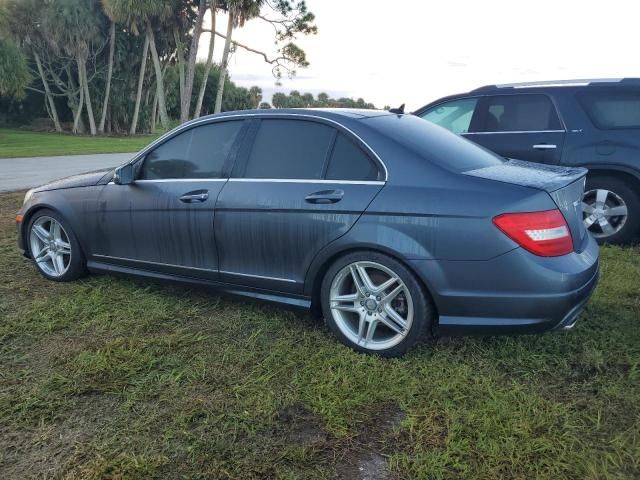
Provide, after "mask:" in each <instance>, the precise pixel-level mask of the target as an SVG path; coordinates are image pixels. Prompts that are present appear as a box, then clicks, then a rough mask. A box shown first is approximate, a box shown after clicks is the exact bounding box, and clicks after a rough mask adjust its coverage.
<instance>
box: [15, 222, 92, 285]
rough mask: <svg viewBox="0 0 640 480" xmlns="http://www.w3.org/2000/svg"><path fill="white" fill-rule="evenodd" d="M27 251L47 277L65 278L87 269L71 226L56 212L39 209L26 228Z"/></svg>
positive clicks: (54, 278)
mask: <svg viewBox="0 0 640 480" xmlns="http://www.w3.org/2000/svg"><path fill="white" fill-rule="evenodd" d="M27 238H28V241H29V252H30V254H31V258H32V259H33V261H34V262H35V264H36V267H37V268H38V271H39V272H40V273H41V274H42V275H43V276H44V277H45V278H47V279H49V280H54V281H57V282H68V281H71V280H75V279H77V278H80V277H81V276H83V275H84V274H85V273H86V261H85V257H84V254H83V253H82V250H81V248H80V244H79V243H78V240H77V239H76V236H75V235H74V233H73V231H72V230H71V227H70V226H69V225H68V224H67V223H66V222H65V221H64V219H63V218H62V217H61V216H60V215H59V214H58V213H56V212H53V211H51V210H40V211H38V212H36V213H35V214H34V216H33V217H32V218H31V220H30V222H29V228H28V237H27Z"/></svg>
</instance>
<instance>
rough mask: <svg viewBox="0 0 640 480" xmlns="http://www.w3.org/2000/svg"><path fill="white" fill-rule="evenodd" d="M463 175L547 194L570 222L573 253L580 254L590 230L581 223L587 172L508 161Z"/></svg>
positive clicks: (568, 223)
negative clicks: (528, 188)
mask: <svg viewBox="0 0 640 480" xmlns="http://www.w3.org/2000/svg"><path fill="white" fill-rule="evenodd" d="M464 174H465V175H470V176H474V177H479V178H486V179H488V180H495V181H498V182H505V183H512V184H515V185H521V186H524V187H530V188H535V189H537V190H544V191H546V192H547V193H548V194H549V195H550V196H551V198H552V199H553V201H554V202H555V203H556V205H557V206H558V208H559V209H560V211H561V212H562V214H563V215H564V218H565V220H566V221H567V225H568V226H569V230H570V231H571V237H572V238H573V247H574V250H579V249H580V246H581V245H582V244H583V243H584V238H585V236H586V235H587V229H586V228H585V226H584V223H583V221H582V196H583V194H584V185H585V178H586V175H587V169H586V168H581V167H577V168H575V167H573V168H570V167H559V166H555V165H544V164H539V163H532V162H524V161H522V160H508V161H506V162H505V163H503V164H502V165H494V166H491V167H486V168H479V169H477V170H470V171H467V172H464Z"/></svg>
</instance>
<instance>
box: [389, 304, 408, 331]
mask: <svg viewBox="0 0 640 480" xmlns="http://www.w3.org/2000/svg"><path fill="white" fill-rule="evenodd" d="M384 313H385V314H386V315H384V316H383V321H384V324H385V325H386V326H388V327H389V328H390V329H392V330H393V331H395V332H397V333H401V334H402V333H404V331H405V328H406V326H407V321H406V320H405V319H404V318H402V316H401V315H400V314H399V313H398V312H396V311H395V310H394V309H393V307H392V306H391V305H386V306H385V308H384Z"/></svg>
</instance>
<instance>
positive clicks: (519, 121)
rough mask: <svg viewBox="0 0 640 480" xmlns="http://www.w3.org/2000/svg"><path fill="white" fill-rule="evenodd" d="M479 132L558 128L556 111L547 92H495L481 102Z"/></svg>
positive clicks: (534, 130) (532, 130)
mask: <svg viewBox="0 0 640 480" xmlns="http://www.w3.org/2000/svg"><path fill="white" fill-rule="evenodd" d="M481 108H482V112H481V113H482V120H481V121H480V125H478V129H477V131H478V132H541V131H549V130H561V129H562V126H561V124H560V119H559V118H558V113H557V112H556V109H555V107H554V105H553V103H552V102H551V99H550V98H549V97H547V96H546V95H540V94H526V95H495V96H490V97H486V98H485V100H484V102H483V105H482V107H481Z"/></svg>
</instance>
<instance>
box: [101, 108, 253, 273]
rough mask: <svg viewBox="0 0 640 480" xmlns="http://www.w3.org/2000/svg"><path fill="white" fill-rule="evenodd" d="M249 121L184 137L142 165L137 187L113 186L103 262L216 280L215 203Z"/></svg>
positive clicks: (105, 195)
mask: <svg viewBox="0 0 640 480" xmlns="http://www.w3.org/2000/svg"><path fill="white" fill-rule="evenodd" d="M242 125H243V122H242V121H227V122H216V123H209V124H205V125H200V126H196V127H193V128H191V129H188V130H186V131H183V132H180V133H178V134H177V135H175V136H173V137H171V138H169V139H168V140H167V141H166V142H164V143H162V144H161V145H160V146H158V147H156V148H155V149H153V150H152V151H150V152H149V153H148V154H147V155H146V157H145V158H144V159H142V160H141V161H140V162H141V163H139V164H137V165H136V170H137V172H138V174H137V178H136V181H135V182H134V183H133V184H130V185H115V184H112V183H110V184H108V185H106V186H105V187H104V189H103V191H102V192H101V195H100V197H99V200H98V214H97V217H96V230H97V232H96V236H95V238H96V242H95V245H94V246H93V252H92V256H94V257H95V259H96V260H97V261H102V262H107V263H114V264H118V265H123V266H127V267H133V268H141V269H144V270H151V271H156V272H162V273H170V274H179V275H186V276H191V277H195V278H207V279H216V278H217V276H218V252H217V248H216V244H215V235H214V225H215V210H214V207H215V202H216V199H217V198H218V195H219V194H220V191H221V190H222V187H223V186H224V184H225V183H226V181H227V177H228V170H229V166H230V164H229V158H230V153H231V150H232V146H233V145H234V143H235V141H236V139H237V138H238V136H239V133H240V130H241V129H242Z"/></svg>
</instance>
